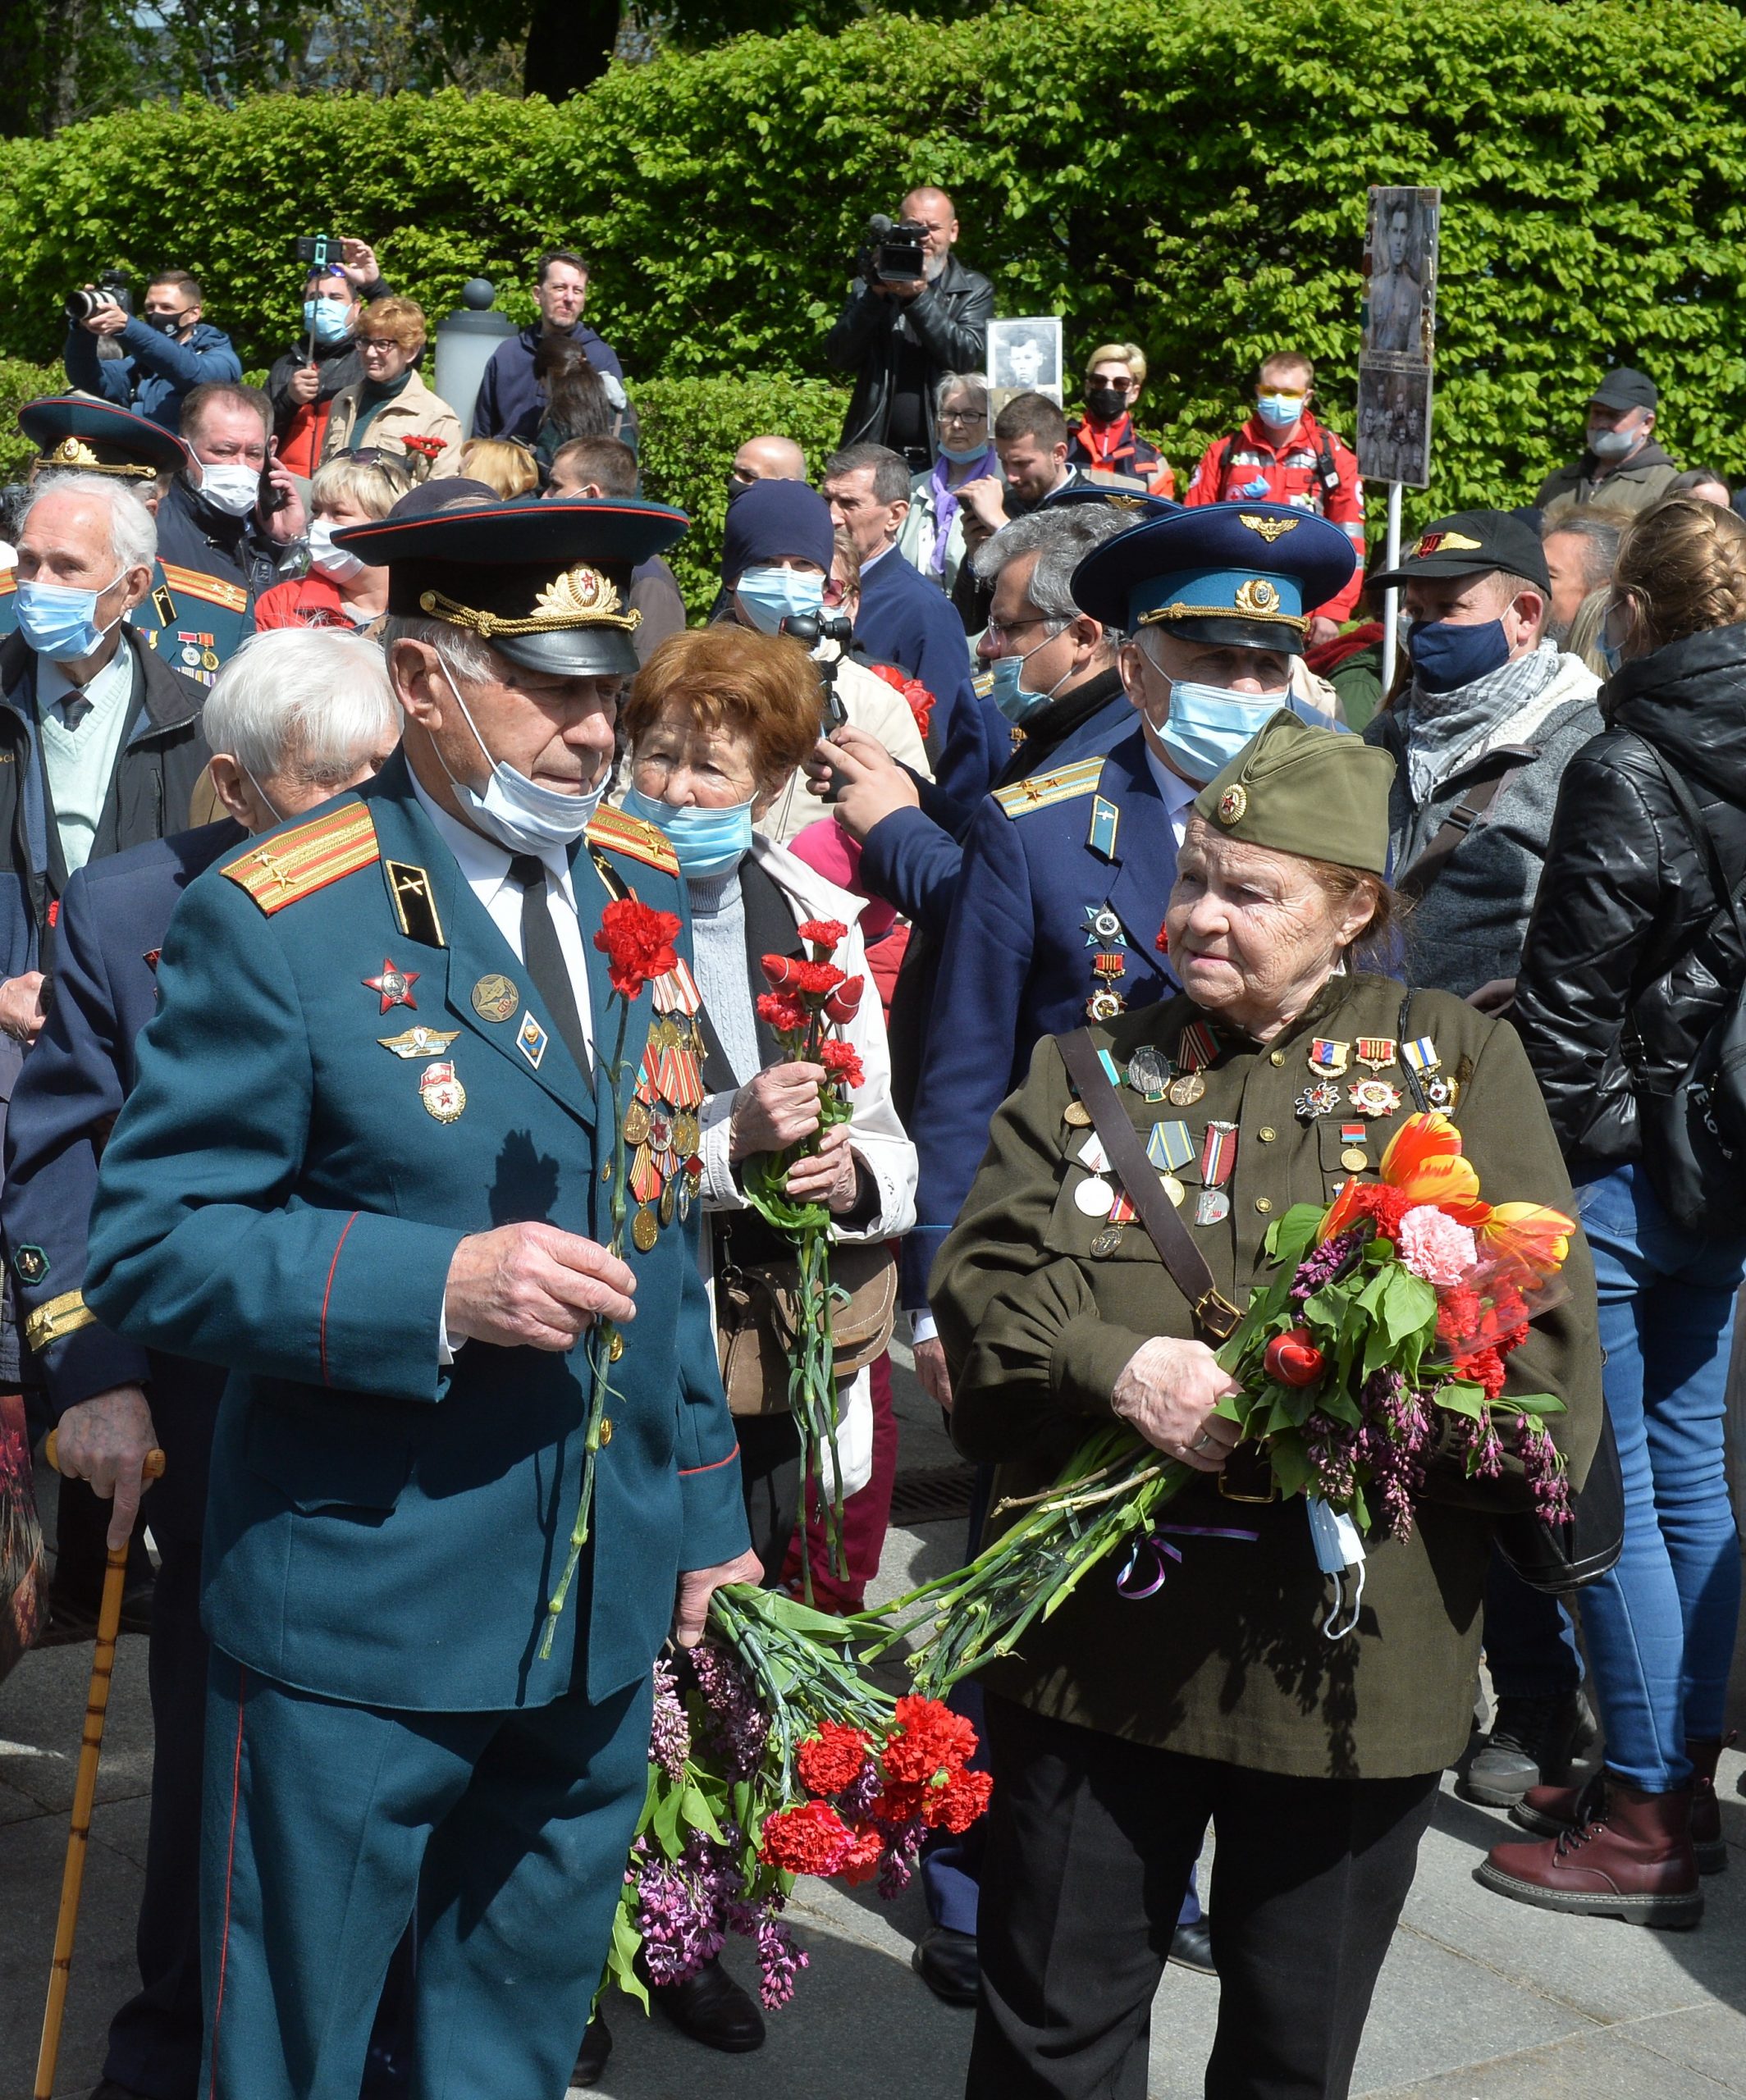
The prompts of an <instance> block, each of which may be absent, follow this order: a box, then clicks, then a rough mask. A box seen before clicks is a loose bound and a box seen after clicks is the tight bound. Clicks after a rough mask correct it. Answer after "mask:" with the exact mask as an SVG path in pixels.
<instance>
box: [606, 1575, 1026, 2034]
mask: <svg viewBox="0 0 1746 2100" xmlns="http://www.w3.org/2000/svg"><path fill="white" fill-rule="evenodd" d="M851 1631H852V1629H851V1628H848V1626H847V1625H846V1624H845V1623H843V1621H841V1620H839V1619H834V1618H829V1617H827V1616H826V1615H825V1614H823V1613H821V1612H816V1611H813V1610H811V1609H809V1608H808V1607H807V1606H806V1605H802V1604H799V1603H797V1602H796V1601H795V1600H793V1599H792V1598H789V1597H787V1596H783V1595H782V1594H780V1593H779V1592H777V1591H767V1590H750V1589H744V1588H738V1587H736V1588H733V1589H729V1590H723V1591H717V1592H716V1594H715V1599H714V1600H713V1602H712V1604H711V1612H710V1628H709V1631H708V1632H707V1633H706V1635H705V1637H704V1638H703V1640H702V1641H701V1642H700V1643H699V1644H698V1646H697V1647H695V1648H693V1649H692V1650H689V1651H688V1653H687V1654H685V1655H681V1656H680V1657H679V1658H678V1659H677V1660H676V1661H668V1660H666V1659H663V1660H662V1661H660V1662H659V1663H657V1664H656V1668H655V1712H654V1719H653V1723H652V1726H651V1732H650V1742H649V1785H648V1794H647V1799H646V1800H645V1801H644V1804H643V1810H642V1820H641V1821H640V1822H639V1824H638V1828H637V1835H636V1838H635V1840H634V1842H633V1844H632V1847H631V1856H630V1861H629V1865H628V1867H627V1869H626V1870H625V1876H624V1894H623V1897H622V1899H621V1901H620V1903H619V1914H618V1917H617V1919H616V1920H615V1930H614V1934H613V1941H612V1951H611V1954H610V1958H609V1961H608V1964H607V1972H606V1973H607V1979H608V1980H609V1981H610V1982H615V1983H617V1984H619V1985H620V1987H621V1988H624V1990H626V1991H628V1992H630V1993H632V1994H633V1996H634V1997H638V1998H641V1999H642V2001H643V2002H644V2003H645V2004H647V1993H646V1992H645V1991H644V1989H643V1987H642V1978H643V1976H644V1975H645V1974H646V1975H647V1979H648V1981H649V1982H651V1983H653V1984H674V1983H679V1982H681V1981H682V1980H683V1979H684V1978H685V1977H687V1976H689V1975H692V1974H695V1972H696V1971H697V1970H698V1969H699V1968H701V1967H702V1965H703V1964H704V1963H705V1962H706V1961H709V1960H711V1958H712V1957H713V1956H715V1955H716V1954H718V1953H720V1951H721V1948H722V1947H723V1945H724V1943H725V1941H726V1938H727V1935H728V1934H729V1933H738V1934H740V1935H742V1936H743V1937H744V1938H749V1939H752V1940H754V1941H755V1942H756V1946H757V1954H758V1970H759V1983H760V1994H761V1997H762V1999H763V2002H764V2005H765V2006H766V2009H767V2010H770V2011H774V2010H775V2008H776V2007H777V2006H782V2005H785V2004H786V2003H787V2002H788V1999H789V1998H790V1997H792V1996H793V1990H794V1978H795V1976H796V1974H798V1971H799V1970H802V1969H804V1968H805V1967H806V1965H807V1956H806V1955H805V1953H804V1952H803V1951H802V1950H801V1949H800V1948H799V1947H797V1946H796V1945H795V1944H794V1941H793V1935H792V1934H791V1933H790V1932H789V1930H788V1926H787V1925H786V1924H784V1921H783V1918H782V1911H783V1907H784V1904H785V1903H786V1902H787V1900H788V1893H789V1892H790V1890H791V1889H792V1888H793V1885H794V1877H795V1876H796V1875H797V1874H821V1875H825V1876H830V1877H839V1878H840V1879H842V1880H843V1881H844V1882H846V1883H848V1884H849V1885H850V1886H851V1887H854V1886H857V1885H858V1884H859V1883H864V1882H870V1881H872V1880H875V1879H877V1881H878V1883H879V1887H880V1894H881V1895H882V1896H884V1897H894V1896H896V1895H897V1894H898V1893H899V1892H901V1891H902V1890H903V1888H906V1887H907V1885H908V1883H909V1879H910V1876H911V1874H912V1873H913V1872H914V1870H915V1865H916V1860H917V1858H918V1857H919V1856H920V1853H921V1841H922V1839H923V1838H924V1837H925V1836H926V1833H927V1832H928V1831H929V1830H930V1829H935V1828H941V1827H944V1828H948V1829H951V1830H964V1829H967V1828H969V1826H970V1824H971V1823H973V1822H974V1821H975V1820H976V1817H977V1816H979V1815H980V1814H981V1813H982V1810H984V1809H985V1807H986V1806H987V1804H988V1796H989V1789H990V1785H991V1782H990V1778H989V1777H988V1774H986V1773H985V1772H971V1771H969V1770H967V1769H966V1764H967V1760H968V1759H969V1758H970V1756H971V1755H972V1754H973V1752H974V1751H975V1750H976V1731H975V1729H974V1728H971V1724H970V1723H969V1722H967V1720H965V1719H962V1716H961V1715H959V1714H953V1713H951V1712H949V1711H948V1710H947V1709H946V1708H945V1707H944V1706H942V1705H938V1704H936V1703H935V1701H932V1700H930V1699H926V1698H922V1697H920V1696H909V1697H907V1698H902V1699H894V1698H893V1697H892V1696H891V1695H890V1694H889V1692H886V1691H882V1690H880V1687H878V1686H876V1685H875V1684H874V1683H872V1682H871V1681H870V1680H869V1679H868V1678H866V1676H865V1675H864V1674H863V1673H862V1670H861V1669H860V1668H859V1666H858V1665H857V1663H856V1661H855V1659H854V1656H853V1655H852V1652H851V1650H850V1646H849V1638H850V1635H851Z"/></svg>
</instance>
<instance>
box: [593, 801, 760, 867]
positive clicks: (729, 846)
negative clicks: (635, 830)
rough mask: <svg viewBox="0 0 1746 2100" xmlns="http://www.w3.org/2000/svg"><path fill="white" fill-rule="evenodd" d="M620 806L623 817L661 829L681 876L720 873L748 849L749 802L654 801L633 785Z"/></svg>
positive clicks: (750, 839)
mask: <svg viewBox="0 0 1746 2100" xmlns="http://www.w3.org/2000/svg"><path fill="white" fill-rule="evenodd" d="M623 806H624V812H625V815H627V816H633V817H641V818H642V821H643V822H644V823H645V824H653V825H654V826H655V827H656V829H657V830H658V831H664V832H665V833H666V834H667V837H668V838H669V839H670V841H671V842H672V845H673V850H674V852H675V853H676V854H677V855H678V856H679V870H680V872H681V873H682V874H685V875H688V876H692V875H695V876H699V877H704V876H709V875H724V874H726V873H727V872H728V870H729V868H737V867H738V865H739V864H740V862H741V861H743V860H744V859H745V857H746V856H747V854H748V853H749V852H750V851H752V802H751V801H743V802H734V803H732V804H730V805H729V807H728V808H726V809H724V810H704V809H699V808H697V807H696V806H694V805H686V806H681V805H679V804H678V803H675V802H660V801H656V800H655V799H654V798H653V797H651V796H648V795H642V794H639V793H638V792H637V790H636V789H635V788H632V789H630V791H629V792H628V793H627V794H626V796H625V797H624V805H623Z"/></svg>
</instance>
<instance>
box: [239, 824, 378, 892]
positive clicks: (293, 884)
mask: <svg viewBox="0 0 1746 2100" xmlns="http://www.w3.org/2000/svg"><path fill="white" fill-rule="evenodd" d="M381 858H382V850H381V848H380V847H378V846H377V843H376V824H375V821H374V819H373V818H372V816H371V815H370V812H369V810H368V806H366V805H365V804H363V803H362V802H353V803H350V804H349V805H348V806H346V807H345V809H342V810H331V812H330V813H329V814H328V815H327V816H324V817H318V818H316V819H315V820H314V822H313V823H312V824H298V825H296V826H295V828H294V829H291V830H290V831H284V832H280V833H277V835H276V836H275V837H272V838H266V839H263V840H262V841H261V842H259V844H258V845H255V846H251V847H249V850H248V851H246V852H245V853H243V854H241V855H240V856H238V857H237V858H236V859H235V860H234V861H228V862H226V865H225V870H224V872H225V874H227V875H228V876H229V877H230V879H231V881H232V882H233V883H236V884H237V885H238V886H239V887H240V888H243V889H245V890H247V891H248V893H249V896H250V897H253V898H254V901H255V902H256V903H257V904H258V905H259V906H260V907H261V909H262V911H264V912H265V913H266V914H267V916H268V917H269V918H271V917H272V914H273V913H274V912H276V911H281V910H282V909H283V908H284V907H285V906H286V905H287V904H295V903H296V902H297V900H298V899H299V897H311V896H313V894H314V893H315V892H316V891H317V890H318V889H326V888H327V885H328V884H329V883H336V882H338V881H339V879H340V878H341V876H342V875H350V874H356V873H357V871H358V870H359V868H369V867H373V866H374V865H375V864H376V863H377V861H379V860H380V859H381Z"/></svg>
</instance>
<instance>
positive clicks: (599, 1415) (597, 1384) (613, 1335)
mask: <svg viewBox="0 0 1746 2100" xmlns="http://www.w3.org/2000/svg"><path fill="white" fill-rule="evenodd" d="M630 1008H631V1002H630V1001H629V1000H628V999H627V998H624V997H622V996H620V998H619V1036H618V1040H617V1042H616V1043H615V1044H614V1045H613V1049H612V1062H611V1063H610V1065H609V1066H607V1068H606V1076H607V1082H608V1084H609V1086H610V1089H611V1093H612V1193H611V1196H610V1199H609V1203H608V1215H609V1216H610V1218H611V1220H612V1237H611V1239H610V1240H609V1241H608V1243H607V1249H606V1251H607V1252H608V1253H610V1254H612V1255H614V1256H615V1257H617V1258H620V1259H622V1258H623V1257H624V1214H625V1211H626V1209H627V1208H628V1206H627V1205H626V1203H625V1200H624V1110H623V1107H622V1105H621V1104H620V1103H619V1086H620V1084H622V1082H623V1080H624V1037H625V1034H626V1032H627V1031H628V1029H629V1026H630ZM617 1337H618V1329H617V1328H616V1327H615V1326H614V1325H613V1323H612V1322H611V1321H610V1320H601V1321H597V1322H596V1323H595V1326H594V1331H593V1333H592V1335H591V1336H590V1338H589V1349H588V1367H589V1372H590V1386H589V1395H588V1426H587V1435H586V1436H585V1437H584V1438H583V1459H582V1492H581V1493H580V1494H579V1495H578V1496H577V1498H576V1518H575V1522H574V1523H573V1524H572V1525H571V1526H570V1541H569V1552H568V1553H567V1554H565V1556H564V1573H563V1574H562V1575H561V1576H560V1577H559V1578H558V1586H557V1587H556V1589H555V1590H554V1591H552V1593H551V1602H550V1603H549V1604H548V1605H546V1623H545V1625H544V1626H543V1627H542V1628H541V1630H540V1647H539V1656H540V1660H541V1661H542V1663H543V1662H548V1661H550V1660H551V1644H552V1641H554V1639H555V1637H556V1635H557V1631H558V1621H559V1619H560V1618H561V1617H562V1615H563V1612H564V1601H565V1600H566V1599H567V1598H568V1597H569V1593H570V1585H571V1583H572V1582H574V1581H575V1579H576V1570H577V1569H578V1568H579V1567H580V1566H581V1564H582V1550H583V1547H584V1546H585V1545H587V1542H588V1526H589V1521H590V1519H591V1518H592V1514H593V1509H594V1465H595V1461H596V1459H597V1458H598V1457H599V1456H600V1447H601V1422H603V1421H604V1420H605V1419H606V1398H607V1395H608V1394H609V1393H610V1391H611V1390H612V1345H613V1343H614V1342H615V1340H616V1339H617Z"/></svg>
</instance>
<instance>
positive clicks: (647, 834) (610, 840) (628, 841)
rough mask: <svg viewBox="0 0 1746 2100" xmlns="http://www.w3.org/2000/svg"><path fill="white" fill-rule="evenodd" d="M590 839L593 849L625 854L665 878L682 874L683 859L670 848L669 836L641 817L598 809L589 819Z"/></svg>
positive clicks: (620, 811)
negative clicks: (681, 860)
mask: <svg viewBox="0 0 1746 2100" xmlns="http://www.w3.org/2000/svg"><path fill="white" fill-rule="evenodd" d="M587 836H588V843H589V844H590V845H591V846H600V847H605V848H606V851H607V852H609V853H623V854H624V855H626V856H628V858H629V859H631V860H633V861H642V862H644V863H645V864H646V865H647V866H649V867H651V868H659V869H660V871H661V873H662V874H664V875H677V874H679V856H678V855H677V854H676V853H675V852H674V850H673V848H672V847H671V846H670V844H669V842H668V840H667V834H666V833H665V832H664V831H660V830H657V829H656V827H655V826H654V825H653V824H645V823H644V822H643V821H642V818H641V817H628V816H626V815H625V814H624V810H614V809H607V808H604V807H603V808H601V809H598V810H596V811H595V812H594V814H593V815H592V817H590V818H589V819H588V833H587Z"/></svg>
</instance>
